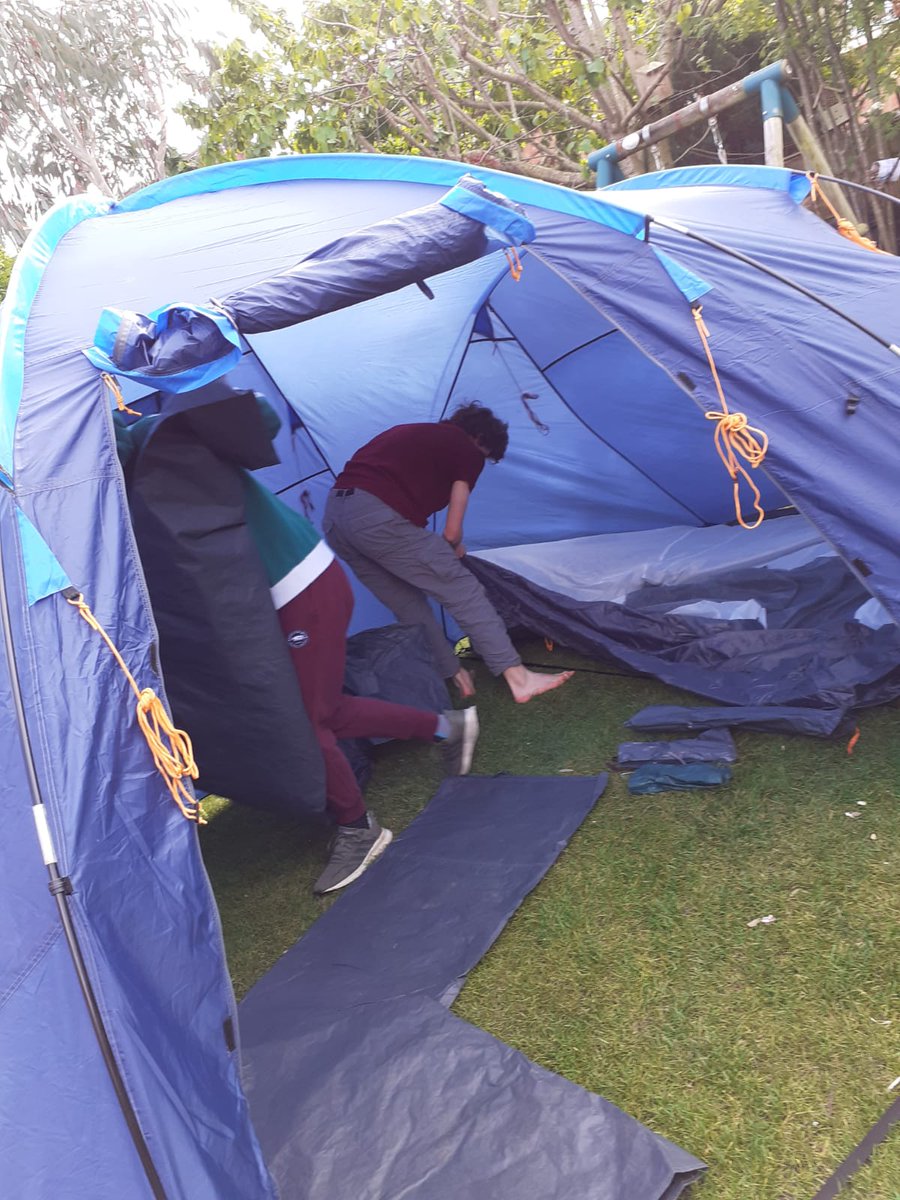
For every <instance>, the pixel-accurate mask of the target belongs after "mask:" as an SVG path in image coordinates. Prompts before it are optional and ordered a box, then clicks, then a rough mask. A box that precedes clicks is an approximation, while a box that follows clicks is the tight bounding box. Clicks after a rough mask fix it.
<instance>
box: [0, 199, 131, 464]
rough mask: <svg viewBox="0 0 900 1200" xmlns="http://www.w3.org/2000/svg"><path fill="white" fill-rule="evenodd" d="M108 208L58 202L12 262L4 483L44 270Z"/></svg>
mask: <svg viewBox="0 0 900 1200" xmlns="http://www.w3.org/2000/svg"><path fill="white" fill-rule="evenodd" d="M108 207H109V204H108V201H106V200H99V201H98V200H91V199H89V198H88V197H86V196H79V197H76V198H75V199H72V200H63V201H60V202H59V203H58V204H56V205H54V206H53V208H51V209H50V211H49V212H48V213H47V214H46V216H45V217H44V218H43V220H42V221H41V223H40V225H39V226H38V227H37V228H36V229H35V230H34V232H33V233H32V234H31V235H30V236H29V238H28V239H27V241H26V242H25V245H24V246H23V247H22V249H21V250H20V252H19V253H18V255H17V256H16V261H15V264H14V266H13V270H12V274H11V275H10V279H9V287H8V288H7V292H6V296H5V298H4V301H3V303H2V305H0V470H2V471H3V472H4V474H5V475H6V476H7V478H9V477H11V475H12V473H13V472H12V459H13V449H12V445H13V433H14V430H15V426H16V417H17V415H18V411H19V402H20V400H21V397H22V386H23V377H24V358H23V356H24V352H25V331H26V327H27V323H28V318H29V314H30V312H31V306H32V303H33V302H34V298H35V296H36V294H37V290H38V288H39V287H40V284H41V280H42V277H43V273H44V268H45V267H46V265H47V263H48V262H49V260H50V258H51V257H52V256H53V254H54V252H55V250H56V247H57V246H58V244H59V242H60V241H61V240H62V238H64V237H65V235H66V234H67V233H68V231H69V230H70V229H73V228H74V227H75V226H76V225H78V224H79V223H80V222H81V221H83V220H85V219H86V218H87V217H89V216H92V215H93V214H95V213H102V212H105V211H106V209H107V208H108Z"/></svg>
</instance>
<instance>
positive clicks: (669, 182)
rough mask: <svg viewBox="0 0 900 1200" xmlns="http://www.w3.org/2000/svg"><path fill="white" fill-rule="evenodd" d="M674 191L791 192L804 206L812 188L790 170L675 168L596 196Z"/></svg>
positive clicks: (603, 190) (611, 186) (614, 185)
mask: <svg viewBox="0 0 900 1200" xmlns="http://www.w3.org/2000/svg"><path fill="white" fill-rule="evenodd" d="M671 187H747V188H764V189H766V190H767V191H773V192H787V193H788V195H789V196H790V197H791V199H792V200H794V201H796V203H797V204H800V203H801V202H802V201H803V200H805V199H806V197H807V196H808V195H809V192H810V188H811V187H812V184H811V183H810V182H809V180H808V179H807V178H806V176H805V175H804V174H803V172H802V171H790V170H788V169H787V168H786V167H754V166H742V167H739V166H734V167H730V166H712V165H710V166H708V167H673V168H672V170H671V171H653V172H651V173H650V174H649V175H635V176H634V177H633V178H631V179H620V180H619V181H618V183H610V184H608V185H607V186H606V187H604V188H600V189H598V191H597V192H596V193H595V195H605V194H606V193H607V192H635V191H650V192H657V191H659V190H660V189H661V188H671Z"/></svg>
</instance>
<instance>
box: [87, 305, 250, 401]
mask: <svg viewBox="0 0 900 1200" xmlns="http://www.w3.org/2000/svg"><path fill="white" fill-rule="evenodd" d="M173 312H192V313H196V314H197V315H198V316H201V317H206V318H207V319H208V320H210V321H212V322H213V323H214V324H215V326H216V328H217V329H218V330H219V332H220V333H221V334H222V336H223V337H224V338H225V339H226V340H227V341H228V342H230V343H231V349H230V350H229V351H228V352H227V353H225V354H223V355H220V356H219V357H218V358H216V359H214V360H213V361H212V362H209V363H199V364H198V365H197V366H194V367H190V368H188V369H187V370H186V371H178V372H175V373H173V374H171V375H166V374H164V373H162V372H159V371H126V370H123V368H122V367H120V366H118V365H117V364H116V363H115V362H114V361H113V360H112V358H110V351H112V350H114V349H115V344H116V338H117V337H118V334H119V329H120V327H121V325H122V321H123V319H124V318H126V317H132V316H133V314H131V313H123V312H121V311H120V310H119V309H117V308H104V310H103V312H102V313H101V314H100V320H99V321H98V323H97V331H96V333H95V334H94V345H93V346H88V348H87V349H86V350H85V351H84V354H85V357H86V358H87V359H88V360H89V361H90V362H91V363H93V365H94V366H95V367H97V369H98V370H100V371H108V372H110V374H112V375H120V376H122V378H124V379H132V380H134V382H135V383H139V384H142V385H144V386H146V387H151V388H158V387H160V385H161V384H163V383H165V390H166V391H167V392H190V391H192V390H193V389H194V388H198V387H202V386H203V384H205V383H212V381H213V380H214V379H219V378H221V376H223V375H225V374H226V373H227V372H228V371H230V370H231V369H232V368H233V367H236V366H237V364H238V363H239V362H240V361H241V355H242V350H241V335H240V334H239V333H238V331H237V329H236V328H235V325H234V322H233V321H232V320H231V319H230V318H229V317H228V316H227V314H226V313H224V312H222V311H221V309H217V308H207V307H206V306H205V305H203V304H166V305H164V306H163V307H162V308H157V309H155V310H154V311H153V312H152V313H148V320H150V321H153V322H154V323H155V324H156V326H157V331H158V332H162V331H163V330H164V329H165V328H166V327H167V325H168V324H169V317H170V315H171V314H172V313H173Z"/></svg>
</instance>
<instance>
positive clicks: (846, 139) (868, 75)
mask: <svg viewBox="0 0 900 1200" xmlns="http://www.w3.org/2000/svg"><path fill="white" fill-rule="evenodd" d="M774 9H775V14H776V18H777V29H778V35H779V44H780V48H781V50H782V52H783V53H784V54H785V55H786V56H787V58H788V59H789V61H790V63H791V66H792V68H793V71H794V75H795V76H796V80H797V90H798V94H799V100H800V106H801V108H802V110H803V113H804V115H805V117H806V119H807V120H808V121H809V122H810V124H811V125H812V127H813V129H814V130H815V132H816V135H817V137H818V139H819V141H820V143H821V144H822V145H823V147H824V148H825V150H826V153H827V154H828V157H829V158H830V160H831V162H832V163H833V165H834V168H835V170H836V171H837V173H838V175H840V176H842V177H843V178H846V179H853V180H857V181H861V180H863V179H865V178H866V176H867V175H868V173H869V168H870V166H871V163H872V162H873V161H874V160H875V159H878V158H887V157H889V156H890V155H891V154H896V153H897V152H898V149H900V147H898V140H900V139H898V131H897V130H896V128H895V131H894V133H893V140H892V143H889V141H888V138H889V137H890V136H891V134H890V130H889V127H888V125H887V123H886V122H884V120H883V117H882V108H883V104H884V100H885V98H886V96H887V94H888V93H889V92H890V90H891V89H892V88H893V89H894V91H895V94H896V87H897V84H896V81H897V78H898V75H900V22H898V21H897V20H895V14H894V12H893V9H892V6H891V5H890V4H887V3H885V2H884V0H850V2H846V3H840V4H835V3H831V4H829V6H828V12H827V14H826V18H825V19H824V20H823V19H822V15H821V9H820V4H819V3H818V0H775V3H774ZM871 211H872V216H873V219H874V221H875V223H876V225H877V228H878V235H879V240H880V241H881V243H882V245H884V246H885V247H886V248H889V249H895V248H896V236H895V232H894V228H893V224H892V221H891V217H890V213H889V212H888V210H887V206H885V205H876V206H872V210H871Z"/></svg>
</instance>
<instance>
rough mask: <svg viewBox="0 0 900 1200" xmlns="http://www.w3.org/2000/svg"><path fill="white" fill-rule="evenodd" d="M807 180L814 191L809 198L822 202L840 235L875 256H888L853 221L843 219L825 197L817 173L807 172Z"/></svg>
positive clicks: (885, 251)
mask: <svg viewBox="0 0 900 1200" xmlns="http://www.w3.org/2000/svg"><path fill="white" fill-rule="evenodd" d="M806 178H807V179H808V180H809V182H810V183H811V184H812V190H811V191H810V193H809V197H810V199H811V200H812V202H813V204H815V202H816V201H817V200H821V201H822V203H823V204H824V205H825V207H826V208H827V209H828V211H829V212H830V213H831V215H832V216H833V217H834V222H835V224H836V225H837V231H838V233H840V234H842V235H843V236H844V237H845V238H847V239H848V240H849V241H851V242H855V243H856V244H857V246H862V247H863V249H865V250H871V251H872V252H873V254H887V253H888V252H887V250H882V249H881V247H880V246H879V245H878V244H877V243H876V242H873V241H872V239H871V238H867V237H865V236H864V235H863V234H861V233H860V232H859V230H858V229H857V228H856V226H855V225H854V224H853V222H852V221H848V220H847V218H846V217H842V216H841V215H840V213H839V212H838V210H837V209H836V208H835V207H834V205H833V204H832V203H831V201H830V200H829V199H828V197H827V196H826V195H825V189H824V188H823V187H822V185H821V184H820V183H819V177H818V175H816V173H815V171H807V172H806Z"/></svg>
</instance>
